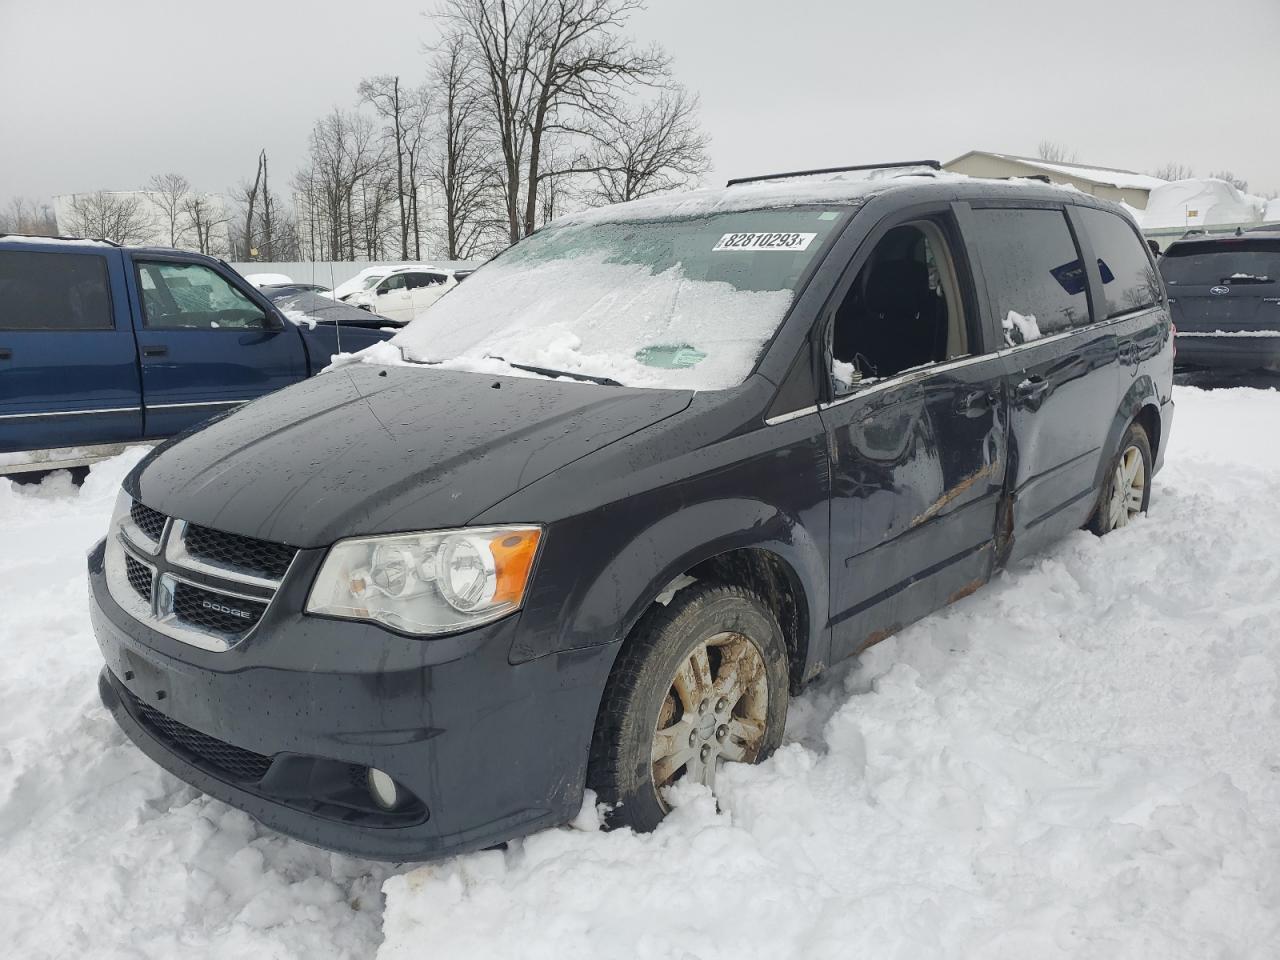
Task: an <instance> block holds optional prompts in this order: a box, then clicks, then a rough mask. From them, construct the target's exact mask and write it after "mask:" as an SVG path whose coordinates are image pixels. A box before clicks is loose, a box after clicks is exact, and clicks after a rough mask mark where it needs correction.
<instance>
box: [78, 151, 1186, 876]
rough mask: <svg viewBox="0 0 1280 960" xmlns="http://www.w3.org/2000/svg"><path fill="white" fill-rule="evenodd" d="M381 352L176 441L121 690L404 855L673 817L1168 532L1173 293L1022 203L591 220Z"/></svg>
mask: <svg viewBox="0 0 1280 960" xmlns="http://www.w3.org/2000/svg"><path fill="white" fill-rule="evenodd" d="M354 361H355V362H352V363H349V364H346V365H344V366H340V367H337V368H336V369H331V370H330V371H329V372H327V373H325V374H324V375H322V376H320V377H317V378H314V379H312V380H310V381H308V382H306V383H304V384H301V385H299V386H296V387H291V388H289V389H288V390H286V391H283V392H282V393H280V394H276V395H275V396H274V397H273V398H272V399H270V400H268V401H266V402H262V401H255V402H253V403H250V404H248V405H246V406H244V407H242V408H240V409H239V410H236V411H235V412H232V413H228V414H227V415H225V416H222V417H220V418H219V419H217V420H215V421H213V422H211V423H209V424H208V425H207V426H205V427H203V428H202V429H200V430H199V431H197V432H195V433H191V434H189V435H187V436H185V437H182V438H180V439H178V440H175V441H173V442H171V443H168V444H166V445H164V446H162V447H160V448H158V449H156V450H155V451H154V452H153V453H152V454H151V455H150V456H148V457H147V459H146V460H144V461H143V462H142V463H140V464H139V465H138V466H137V467H136V468H135V469H134V470H133V472H132V473H130V475H129V476H128V477H127V478H126V480H125V482H124V489H123V491H122V492H121V495H120V500H119V503H118V507H117V510H116V514H115V517H114V518H113V520H112V522H111V526H110V529H109V531H108V533H107V537H106V539H105V540H104V541H103V542H102V543H100V544H98V546H97V547H96V548H95V550H94V551H93V552H92V553H91V555H90V557H89V579H90V585H91V591H92V602H91V604H90V610H91V614H92V619H93V625H94V630H95V632H96V634H97V637H98V641H99V644H100V646H101V648H102V651H103V655H104V658H105V660H106V666H105V668H104V669H103V672H102V675H101V680H100V691H101V695H102V699H103V701H104V702H105V703H106V705H107V706H108V707H109V708H110V710H111V712H112V713H113V714H114V716H115V719H116V721H117V722H118V723H119V724H120V726H121V727H122V728H123V729H124V730H125V731H126V733H127V734H128V735H129V737H130V738H132V739H133V741H134V742H135V743H136V744H137V745H138V746H139V747H140V748H141V749H142V750H143V751H145V752H146V753H147V754H148V755H150V756H151V757H152V758H154V759H155V760H156V761H157V762H158V763H160V764H161V765H163V766H164V767H166V768H167V769H169V770H170V771H172V772H173V773H175V774H176V775H177V776H179V777H181V778H183V779H184V780H186V781H188V782H190V783H192V784H195V785H196V786H198V787H199V788H200V789H202V790H205V791H206V792H208V793H210V794H212V795H214V796H216V797H219V798H221V799H223V800H225V801H227V802H228V803H231V804H234V805H235V806H237V807H240V808H242V809H244V810H246V811H248V812H249V813H250V814H252V815H253V816H255V817H257V818H258V819H260V820H261V821H263V822H264V823H267V824H269V825H271V826H274V827H276V828H277V829H279V830H282V831H284V832H286V833H289V834H292V835H294V836H296V837H300V838H302V839H304V840H307V841H310V842H312V843H317V844H320V845H323V846H327V847H331V848H335V849H341V850H346V851H351V852H355V853H359V854H363V855H367V856H373V857H382V858H387V859H398V860H408V859H422V858H428V857H434V856H440V855H444V854H448V853H454V852H458V851H462V850H468V849H475V848H479V847H485V846H489V845H492V844H495V843H498V842H500V841H502V840H505V839H508V838H510V837H513V836H517V835H519V834H523V833H527V832H529V831H531V830H535V829H538V828H540V827H545V826H549V825H554V824H559V823H564V822H565V821H567V820H569V819H570V818H572V817H573V816H574V814H575V813H576V812H577V811H578V809H579V808H580V805H581V803H582V799H583V795H584V790H585V788H587V787H590V788H592V789H594V790H595V791H596V794H597V796H598V797H599V798H600V799H601V800H603V801H604V802H606V803H607V804H608V805H609V811H610V812H609V818H610V822H611V823H612V824H615V825H627V826H631V827H634V828H636V829H649V828H651V827H653V826H654V825H655V824H657V823H658V821H659V820H660V819H661V818H662V817H663V816H664V814H665V812H666V809H667V796H668V794H667V790H666V787H667V786H668V785H670V784H672V783H673V782H675V781H677V780H686V781H696V782H700V783H702V784H704V785H705V786H706V787H708V788H711V789H712V790H714V789H715V785H716V775H717V774H716V772H717V770H718V768H719V766H720V765H721V764H722V763H726V762H745V763H752V762H758V761H760V760H761V759H763V758H765V757H767V756H769V754H770V753H771V752H772V751H773V750H774V749H775V748H776V747H777V746H778V745H779V744H780V743H781V740H782V734H783V727H784V723H785V720H786V714H787V705H788V702H789V699H790V697H791V696H792V695H794V694H796V693H798V692H799V691H800V690H801V689H802V687H803V686H804V684H805V683H806V682H807V681H809V680H811V679H812V678H814V677H815V676H817V675H818V674H820V673H821V672H822V670H823V669H824V668H825V667H826V666H828V665H829V664H832V663H835V662H836V661H838V660H841V659H842V658H845V657H848V656H850V655H853V654H856V653H857V652H858V651H860V650H862V649H864V648H865V647H867V646H868V645H869V644H872V643H875V642H876V641H878V640H880V639H883V638H884V637H886V636H889V635H890V634H892V633H894V632H895V631H897V630H900V629H901V628H902V627H904V626H905V625H907V624H909V623H911V622H912V621H914V620H916V619H918V618H920V617H922V616H924V615H926V614H928V613H930V612H931V611H933V610H937V609H939V608H940V607H942V606H944V605H945V604H947V603H949V602H951V601H954V600H956V599H958V598H960V597H964V596H967V595H969V594H972V593H974V591H976V590H978V589H979V588H980V587H981V586H982V584H983V583H984V582H986V581H987V580H988V579H989V578H990V577H991V575H992V574H993V572H994V571H995V570H997V569H998V568H999V567H1000V566H1002V565H1004V564H1007V563H1009V562H1010V561H1011V560H1014V559H1016V558H1018V557H1023V556H1026V555H1027V554H1029V553H1032V552H1033V551H1036V550H1039V549H1041V548H1042V547H1044V546H1045V545H1046V544H1049V543H1051V542H1052V541H1053V540H1055V539H1056V538H1058V537H1061V536H1063V535H1064V534H1066V533H1068V532H1070V531H1073V530H1077V529H1079V528H1080V527H1082V526H1086V525H1087V526H1088V527H1089V528H1090V529H1092V530H1094V531H1095V532H1098V533H1106V532H1108V531H1111V530H1113V529H1114V528H1116V527H1121V526H1124V525H1125V524H1126V523H1128V522H1129V520H1130V518H1132V517H1134V516H1136V515H1137V514H1139V513H1141V512H1143V511H1144V510H1145V509H1146V507H1147V504H1148V501H1149V498H1150V494H1151V477H1152V474H1153V473H1154V472H1155V471H1156V469H1158V467H1159V465H1160V462H1161V458H1162V457H1163V455H1164V451H1165V448H1166V447H1167V445H1168V436H1169V425H1170V420H1171V416H1172V412H1173V404H1172V402H1171V399H1170V390H1171V383H1172V372H1173V347H1172V336H1171V331H1170V322H1169V315H1168V311H1167V308H1166V302H1165V295H1164V290H1163V287H1162V286H1161V283H1160V280H1159V278H1158V276H1157V274H1156V269H1155V264H1154V262H1153V261H1152V259H1151V257H1150V254H1149V251H1148V249H1147V247H1146V245H1145V244H1144V243H1143V242H1142V239H1141V237H1140V235H1139V234H1138V231H1137V229H1136V228H1135V226H1134V224H1133V222H1132V221H1131V220H1130V219H1129V218H1128V217H1127V216H1126V215H1125V214H1124V213H1123V212H1122V211H1121V209H1120V208H1118V207H1116V206H1113V205H1111V204H1107V203H1103V202H1101V201H1098V200H1096V199H1094V198H1092V197H1088V196H1085V195H1084V194H1081V193H1079V192H1076V191H1073V190H1067V189H1060V188H1054V187H1050V186H1046V185H1040V184H1034V183H1028V182H1025V181H1023V182H999V181H983V180H972V179H968V178H963V177H958V176H951V175H945V174H937V173H934V174H927V175H926V174H921V173H918V172H913V173H911V174H910V175H903V176H884V177H881V178H879V179H875V180H870V181H849V180H841V179H836V180H820V179H809V178H799V179H796V178H792V179H790V180H787V181H785V182H773V183H771V182H764V183H747V184H739V185H734V186H730V187H728V188H727V189H723V190H703V191H695V192H693V193H688V194H679V195H674V196H669V197H661V198H652V199H647V200H642V201H636V202H634V203H629V204H622V205H619V206H615V207H608V208H604V209H598V210H592V211H587V212H584V213H580V214H574V215H570V216H568V217H565V218H563V219H561V220H558V221H556V222H555V223H553V224H551V225H549V226H547V227H545V228H543V229H542V230H540V231H538V232H537V233H535V234H533V235H531V236H529V237H527V238H525V239H524V240H522V241H521V242H520V243H518V244H516V245H515V246H514V247H512V248H511V249H509V250H508V251H506V252H505V253H503V254H501V255H500V256H498V257H497V258H496V259H494V260H493V261H491V262H490V263H488V264H487V265H485V266H484V267H482V268H481V269H479V270H477V271H476V273H475V274H474V275H473V276H471V277H470V278H468V280H467V282H466V283H464V284H461V285H459V286H458V287H456V288H455V289H454V290H452V291H451V292H450V293H449V295H448V296H447V297H444V298H442V299H441V300H440V301H439V302H438V303H437V304H436V305H435V306H433V307H432V309H431V311H430V313H429V314H428V315H427V316H425V317H424V318H422V319H420V320H418V321H415V322H414V323H413V324H411V325H410V326H409V327H408V328H406V329H405V330H404V331H402V332H401V333H399V334H398V335H397V336H396V337H395V339H393V340H391V341H388V342H387V343H384V344H382V345H380V346H376V347H371V348H370V349H369V350H366V351H364V352H363V354H362V355H358V356H357V357H355V358H354Z"/></svg>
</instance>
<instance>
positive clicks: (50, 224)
mask: <svg viewBox="0 0 1280 960" xmlns="http://www.w3.org/2000/svg"><path fill="white" fill-rule="evenodd" d="M0 233H14V234H18V235H19V236H24V237H53V236H57V234H58V221H57V220H56V219H55V218H54V215H53V211H52V210H51V209H50V208H49V205H48V204H47V203H41V204H37V203H36V201H34V200H26V199H24V198H22V197H14V198H13V199H12V200H10V201H9V208H8V209H7V210H5V211H4V212H3V213H0Z"/></svg>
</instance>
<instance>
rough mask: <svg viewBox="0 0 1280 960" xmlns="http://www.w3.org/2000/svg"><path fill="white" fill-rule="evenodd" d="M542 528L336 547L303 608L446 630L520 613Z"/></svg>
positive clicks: (477, 530)
mask: <svg viewBox="0 0 1280 960" xmlns="http://www.w3.org/2000/svg"><path fill="white" fill-rule="evenodd" d="M541 536H542V528H541V527H470V528H466V529H462V530H440V531H436V532H432V533H401V534H393V535H391V536H385V537H359V538H356V539H352V540H342V541H339V542H338V543H336V544H334V545H333V548H332V549H331V550H330V551H329V555H328V556H327V557H325V559H324V565H323V566H322V567H321V568H320V574H319V576H317V577H316V582H315V584H314V586H312V588H311V596H310V597H308V598H307V613H317V614H322V615H324V616H328V617H343V618H345V619H348V620H372V621H375V622H377V623H385V624H386V625H387V626H389V627H392V628H394V629H396V630H402V631H404V632H405V633H413V634H420V635H421V634H439V633H451V632H453V631H455V630H465V629H467V628H469V627H475V626H479V625H480V624H482V623H488V622H489V621H491V620H496V619H498V618H499V617H501V616H505V615H506V614H508V613H511V612H512V611H514V610H519V609H520V605H521V604H522V603H523V602H524V593H525V587H526V586H527V585H528V581H529V573H530V571H531V570H532V569H533V559H534V556H535V555H536V554H537V552H538V541H539V539H540V538H541Z"/></svg>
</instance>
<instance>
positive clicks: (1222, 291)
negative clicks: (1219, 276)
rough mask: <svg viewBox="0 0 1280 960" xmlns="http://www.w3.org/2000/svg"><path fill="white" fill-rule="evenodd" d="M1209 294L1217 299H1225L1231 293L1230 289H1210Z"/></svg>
mask: <svg viewBox="0 0 1280 960" xmlns="http://www.w3.org/2000/svg"><path fill="white" fill-rule="evenodd" d="M1209 292H1210V293H1211V294H1213V295H1214V296H1215V297H1223V296H1226V295H1227V294H1228V293H1230V292H1231V288H1230V287H1210V288H1209Z"/></svg>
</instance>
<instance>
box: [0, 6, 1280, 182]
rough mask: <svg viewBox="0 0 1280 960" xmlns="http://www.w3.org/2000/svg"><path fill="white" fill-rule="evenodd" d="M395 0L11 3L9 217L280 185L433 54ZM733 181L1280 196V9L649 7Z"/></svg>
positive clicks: (2, 124) (646, 27) (4, 76)
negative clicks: (334, 130)
mask: <svg viewBox="0 0 1280 960" xmlns="http://www.w3.org/2000/svg"><path fill="white" fill-rule="evenodd" d="M430 8H431V3H428V2H415V0H405V2H392V0H359V2H341V0H307V2H292V0H218V2H216V3H211V4H191V3H182V2H174V0H117V2H102V0H0V203H7V201H8V199H9V198H10V197H12V196H18V195H20V196H25V197H30V198H33V199H47V198H48V197H50V196H52V195H53V194H56V193H68V192H78V191H88V190H97V189H116V190H123V189H131V188H135V187H139V186H141V185H142V184H143V183H144V182H145V181H146V180H147V178H148V177H149V176H151V175H152V174H154V173H161V172H167V171H176V172H180V173H183V174H185V175H186V176H187V177H188V178H189V179H190V180H191V181H192V182H193V183H194V184H195V185H196V186H197V187H199V188H200V189H203V190H210V191H219V192H220V191H225V190H226V189H227V188H228V187H229V186H230V185H232V184H234V183H236V182H237V181H239V180H240V179H242V178H245V177H248V176H251V175H252V172H253V167H254V162H255V156H256V154H257V151H258V149H259V148H261V147H266V148H267V151H268V155H269V157H270V159H271V161H272V172H273V174H274V176H275V177H276V178H278V179H277V180H276V183H279V184H281V185H283V183H284V179H285V177H287V176H288V175H289V174H291V173H292V171H293V170H294V169H295V168H296V167H297V166H298V165H299V164H300V162H301V160H302V158H303V154H304V152H305V149H306V139H307V134H308V132H309V130H310V128H311V125H312V123H313V122H314V121H315V119H316V118H317V117H319V116H320V115H321V114H323V113H325V112H327V111H328V110H329V109H331V108H332V107H334V106H342V107H348V106H351V105H352V104H353V102H354V99H355V87H356V84H357V82H358V81H359V80H360V78H361V77H364V76H369V75H372V74H378V73H399V74H400V75H401V76H403V77H405V78H418V77H420V76H421V75H422V74H423V71H424V69H425V64H426V58H425V54H424V52H423V50H424V47H425V46H427V45H429V44H432V43H434V42H435V41H436V40H437V39H438V33H437V30H436V28H435V26H434V24H433V23H432V21H431V20H430V19H429V18H427V17H424V16H423V15H422V12H423V11H425V10H429V9H430ZM631 33H632V35H633V36H634V37H635V38H636V39H637V40H640V41H644V42H647V41H658V42H660V43H662V44H663V45H664V46H665V47H666V48H667V50H668V51H669V52H670V53H671V54H672V55H673V56H674V58H675V73H676V77H677V79H679V80H680V81H682V82H683V83H685V84H686V85H687V86H688V87H689V88H690V89H691V90H694V91H696V92H697V93H699V94H700V95H701V97H702V121H703V125H704V127H705V128H706V130H707V132H708V133H709V134H710V136H711V155H712V159H713V161H714V165H715V169H714V171H713V173H712V175H711V176H710V177H709V178H708V182H712V183H716V182H720V181H721V180H723V179H724V178H725V177H727V176H734V175H745V174H753V173H761V172H769V171H776V170H782V169H791V168H796V167H816V166H828V165H837V164H842V163H860V162H870V161H877V162H878V161H885V160H892V159H918V158H937V159H940V160H944V161H945V160H948V159H950V158H951V157H954V156H956V155H958V154H960V153H963V152H964V151H966V150H970V149H985V150H995V151H1003V152H1009V153H1022V154H1033V153H1034V152H1035V149H1036V144H1037V143H1038V142H1039V141H1040V140H1042V139H1053V140H1057V141H1061V142H1062V143H1064V144H1066V145H1068V146H1069V147H1070V148H1071V149H1073V150H1075V151H1076V152H1077V153H1078V154H1079V159H1080V160H1081V161H1082V162H1088V163H1095V164H1098V165H1111V166H1117V167H1124V168H1129V169H1134V170H1150V169H1151V168H1153V167H1156V166H1158V165H1160V164H1162V163H1164V162H1166V161H1170V160H1176V161H1180V162H1182V163H1186V164H1189V165H1190V166H1192V167H1193V168H1194V169H1195V170H1196V172H1197V173H1199V174H1202V175H1207V174H1208V173H1209V172H1210V171H1211V170H1219V169H1222V168H1229V169H1231V170H1233V171H1234V172H1235V173H1236V174H1238V175H1239V176H1242V177H1244V178H1246V179H1247V180H1248V181H1249V182H1250V185H1251V187H1252V188H1253V189H1255V190H1280V122H1277V116H1278V115H1280V0H1212V2H1211V0H1058V2H1052V3H1050V2H1047V0H871V2H863V0H843V2H837V0H827V2H823V3H817V2H805V0H792V2H789V3H781V2H778V0H650V3H649V6H648V9H647V10H645V11H643V12H642V13H639V14H637V15H636V17H635V18H634V20H633V23H632V30H631Z"/></svg>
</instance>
